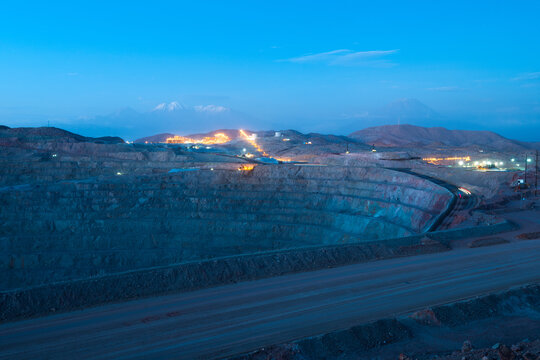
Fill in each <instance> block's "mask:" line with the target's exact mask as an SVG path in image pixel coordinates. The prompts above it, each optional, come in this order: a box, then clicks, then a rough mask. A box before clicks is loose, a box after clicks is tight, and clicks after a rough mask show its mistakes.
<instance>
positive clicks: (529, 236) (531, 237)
mask: <svg viewBox="0 0 540 360" xmlns="http://www.w3.org/2000/svg"><path fill="white" fill-rule="evenodd" d="M516 238H518V239H521V240H534V239H538V238H540V231H536V232H530V233H523V234H519V235H518V236H516Z"/></svg>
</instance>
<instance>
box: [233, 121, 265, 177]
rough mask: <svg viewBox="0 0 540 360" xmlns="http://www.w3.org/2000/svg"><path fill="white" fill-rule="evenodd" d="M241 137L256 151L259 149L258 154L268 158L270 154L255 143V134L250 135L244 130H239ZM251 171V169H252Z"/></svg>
mask: <svg viewBox="0 0 540 360" xmlns="http://www.w3.org/2000/svg"><path fill="white" fill-rule="evenodd" d="M239 132H240V135H242V137H243V138H244V139H245V140H246V141H247V142H248V143H249V144H250V145H251V146H253V147H254V148H255V149H257V151H258V152H260V153H261V154H262V156H268V154H267V153H266V152H265V151H264V150H263V149H262V148H261V147H260V146H259V144H257V141H255V134H251V135H248V134H246V132H245V131H244V130H242V129H240V130H239ZM250 170H251V169H250Z"/></svg>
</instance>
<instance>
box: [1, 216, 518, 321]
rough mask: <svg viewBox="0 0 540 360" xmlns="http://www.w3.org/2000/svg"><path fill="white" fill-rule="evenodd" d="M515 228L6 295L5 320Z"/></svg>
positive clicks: (300, 252)
mask: <svg viewBox="0 0 540 360" xmlns="http://www.w3.org/2000/svg"><path fill="white" fill-rule="evenodd" d="M514 228H515V225H514V224H512V223H510V222H506V221H505V222H501V223H498V224H494V225H486V226H483V227H477V228H469V229H454V230H446V231H438V232H432V233H428V234H425V235H422V234H421V235H413V236H408V237H402V238H397V239H387V240H381V241H372V242H364V243H356V244H348V245H334V246H315V247H304V248H301V249H290V250H277V251H268V252H263V253H257V254H247V255H238V256H228V257H222V258H215V259H211V260H204V261H195V262H187V263H183V264H174V265H169V266H161V267H154V268H149V269H148V268H147V269H141V270H132V271H126V272H121V273H115V274H110V275H103V276H95V277H91V278H87V279H81V280H73V281H62V282H56V283H52V284H44V285H38V286H32V287H26V288H23V289H12V290H6V291H0V322H1V321H13V320H18V319H23V318H29V317H36V316H41V315H46V314H51V313H54V312H64V311H71V310H77V309H83V308H86V307H89V306H96V305H100V304H105V303H109V302H116V301H123V300H131V299H137V298H141V297H147V296H155V295H159V294H167V293H175V292H181V291H192V290H196V289H201V288H205V287H211V286H217V285H225V284H231V283H236V282H238V281H248V280H257V279H262V278H268V277H273V276H280V275H285V274H291V273H297V272H303V271H311V270H319V269H325V268H329V267H336V266H343V265H348V264H355V263H359V262H364V261H373V260H380V259H389V258H394V257H400V256H413V255H419V254H429V253H434V252H441V251H447V250H449V247H448V244H449V242H450V241H451V240H455V239H458V238H462V237H463V236H464V235H463V234H464V232H470V233H474V234H475V235H477V236H481V235H489V234H494V233H498V232H503V231H509V230H513V229H514ZM426 239H427V240H428V241H426Z"/></svg>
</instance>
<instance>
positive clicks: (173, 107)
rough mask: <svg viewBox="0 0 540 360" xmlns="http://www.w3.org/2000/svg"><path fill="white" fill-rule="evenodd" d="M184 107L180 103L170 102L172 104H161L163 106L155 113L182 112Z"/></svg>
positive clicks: (158, 107) (159, 105)
mask: <svg viewBox="0 0 540 360" xmlns="http://www.w3.org/2000/svg"><path fill="white" fill-rule="evenodd" d="M183 108H184V107H183V106H182V105H181V104H180V103H179V102H178V101H173V102H170V103H168V104H167V103H161V104H158V105H157V106H156V107H155V108H154V110H153V111H174V110H180V109H183Z"/></svg>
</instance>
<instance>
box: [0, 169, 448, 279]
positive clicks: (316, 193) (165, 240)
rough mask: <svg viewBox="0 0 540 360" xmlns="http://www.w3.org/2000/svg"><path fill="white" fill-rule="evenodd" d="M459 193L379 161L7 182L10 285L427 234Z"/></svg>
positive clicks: (3, 212) (5, 264)
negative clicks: (357, 164)
mask: <svg viewBox="0 0 540 360" xmlns="http://www.w3.org/2000/svg"><path fill="white" fill-rule="evenodd" d="M450 196H451V195H450V194H449V193H448V192H447V191H446V190H445V189H443V188H440V187H438V186H436V185H434V184H432V183H430V182H428V181H425V180H422V179H419V178H416V177H414V176H408V175H405V174H402V173H398V172H394V171H391V170H386V169H380V168H345V167H312V168H308V167H296V166H258V167H256V168H255V169H254V170H253V171H247V172H241V171H237V170H215V171H210V170H209V169H208V170H195V171H185V172H178V173H174V174H157V175H143V176H111V177H105V178H103V177H100V178H99V177H98V178H90V179H86V180H78V181H69V182H68V181H64V182H51V183H40V184H33V185H32V184H30V185H27V186H22V187H21V186H20V187H4V188H2V189H1V191H0V204H1V205H2V206H1V207H0V223H1V225H2V226H1V233H0V248H1V249H2V253H1V255H0V256H1V258H0V261H1V264H2V268H3V269H5V270H7V271H4V272H3V274H4V276H2V277H1V278H0V280H1V281H0V286H1V287H2V288H3V289H9V288H17V287H25V286H32V285H38V284H43V283H48V282H54V281H60V280H69V279H77V278H85V277H88V276H95V275H100V274H108V273H114V272H118V271H125V270H130V269H140V268H146V267H152V266H159V265H167V264H172V263H181V262H186V261H193V260H199V259H208V258H214V257H221V256H229V255H237V254H243V253H253V252H260V251H268V250H277V249H289V248H299V247H306V246H318V245H333V244H345V243H356V242H363V241H369V240H377V239H386V238H395V237H402V236H407V235H411V234H416V233H421V232H423V231H424V230H425V229H426V228H427V227H428V226H429V225H430V224H431V223H432V222H433V221H435V219H436V217H437V216H438V215H439V213H440V212H441V211H442V210H443V209H444V208H445V207H446V206H447V204H448V201H449V199H450Z"/></svg>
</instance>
